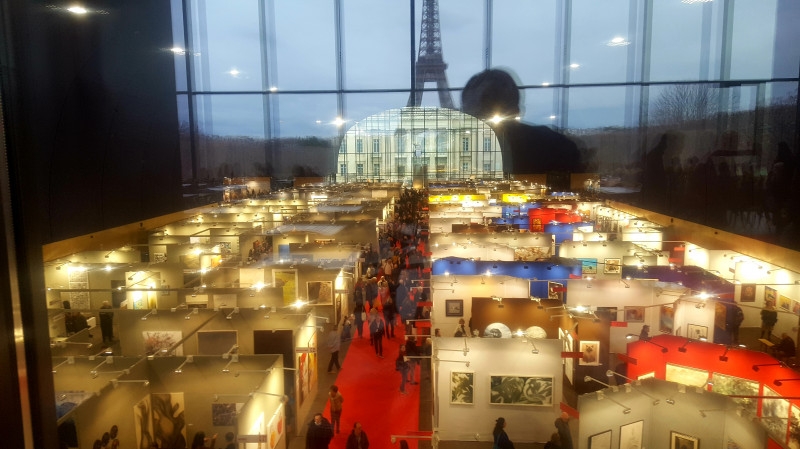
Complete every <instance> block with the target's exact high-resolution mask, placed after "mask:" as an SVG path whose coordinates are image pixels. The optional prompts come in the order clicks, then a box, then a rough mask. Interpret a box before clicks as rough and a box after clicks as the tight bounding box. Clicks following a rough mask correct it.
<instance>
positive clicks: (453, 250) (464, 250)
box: [431, 244, 515, 261]
mask: <svg viewBox="0 0 800 449" xmlns="http://www.w3.org/2000/svg"><path fill="white" fill-rule="evenodd" d="M431 250H432V251H431V258H432V259H442V258H445V257H460V258H463V259H474V260H503V261H513V260H514V255H515V251H514V248H511V247H509V246H506V245H503V244H472V245H470V244H461V245H459V244H456V245H442V246H439V247H438V248H436V247H434V248H431Z"/></svg>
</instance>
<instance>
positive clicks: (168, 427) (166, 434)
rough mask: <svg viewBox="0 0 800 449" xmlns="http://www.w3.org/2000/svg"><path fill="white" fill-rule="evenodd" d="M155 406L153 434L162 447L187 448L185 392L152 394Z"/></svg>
mask: <svg viewBox="0 0 800 449" xmlns="http://www.w3.org/2000/svg"><path fill="white" fill-rule="evenodd" d="M150 398H151V400H152V404H151V405H152V408H153V433H154V434H153V436H154V439H155V442H156V443H158V447H160V448H169V449H184V448H186V418H185V417H184V401H183V393H158V394H152V395H151V396H150Z"/></svg>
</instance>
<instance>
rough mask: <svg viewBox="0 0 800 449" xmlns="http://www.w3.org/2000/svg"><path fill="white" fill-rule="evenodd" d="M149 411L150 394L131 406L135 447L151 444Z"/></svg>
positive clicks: (151, 422) (151, 425)
mask: <svg viewBox="0 0 800 449" xmlns="http://www.w3.org/2000/svg"><path fill="white" fill-rule="evenodd" d="M151 415H152V413H151V411H150V396H145V397H144V398H142V399H141V400H140V401H139V402H138V403H136V405H134V406H133V429H134V433H135V434H136V447H137V448H138V447H151V446H152V444H153V421H152V419H151Z"/></svg>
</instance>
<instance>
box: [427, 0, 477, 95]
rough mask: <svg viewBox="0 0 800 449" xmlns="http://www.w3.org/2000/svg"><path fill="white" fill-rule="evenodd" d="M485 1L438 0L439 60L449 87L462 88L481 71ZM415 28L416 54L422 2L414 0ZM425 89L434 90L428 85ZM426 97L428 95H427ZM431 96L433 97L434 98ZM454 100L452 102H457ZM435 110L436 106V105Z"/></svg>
mask: <svg viewBox="0 0 800 449" xmlns="http://www.w3.org/2000/svg"><path fill="white" fill-rule="evenodd" d="M483 11H484V0H439V22H440V29H441V33H442V56H443V58H444V62H445V63H446V64H447V71H446V74H447V81H448V83H449V84H450V87H463V86H464V85H465V84H467V80H469V79H470V77H471V76H472V75H474V74H476V73H478V72H480V71H481V70H483V69H484V67H483V34H484V26H483V22H484V18H483ZM415 13H416V16H417V17H415V18H414V20H415V21H416V23H417V25H416V28H415V31H416V34H417V35H416V36H414V39H415V42H416V44H417V49H416V50H417V54H418V53H419V44H420V32H421V29H420V20H422V1H421V0H416V7H415ZM426 87H435V85H429V86H426ZM426 95H429V94H428V93H426ZM431 96H436V94H433V95H431ZM457 100H458V99H457V98H455V96H453V101H454V102H457ZM437 106H438V102H437Z"/></svg>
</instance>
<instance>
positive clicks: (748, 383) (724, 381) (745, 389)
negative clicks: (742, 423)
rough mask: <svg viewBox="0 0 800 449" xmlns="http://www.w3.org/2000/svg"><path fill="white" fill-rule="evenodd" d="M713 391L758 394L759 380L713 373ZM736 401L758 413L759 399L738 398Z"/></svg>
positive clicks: (726, 393) (747, 394)
mask: <svg viewBox="0 0 800 449" xmlns="http://www.w3.org/2000/svg"><path fill="white" fill-rule="evenodd" d="M711 391H713V392H715V393H720V394H725V395H728V396H730V395H737V396H758V382H757V381H755V380H748V379H742V378H739V377H734V376H729V375H727V374H720V373H711ZM733 401H734V402H736V403H737V404H739V405H741V406H742V407H744V409H745V410H749V411H751V412H753V415H754V416H755V414H756V406H757V405H758V400H757V399H752V398H736V399H733Z"/></svg>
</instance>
